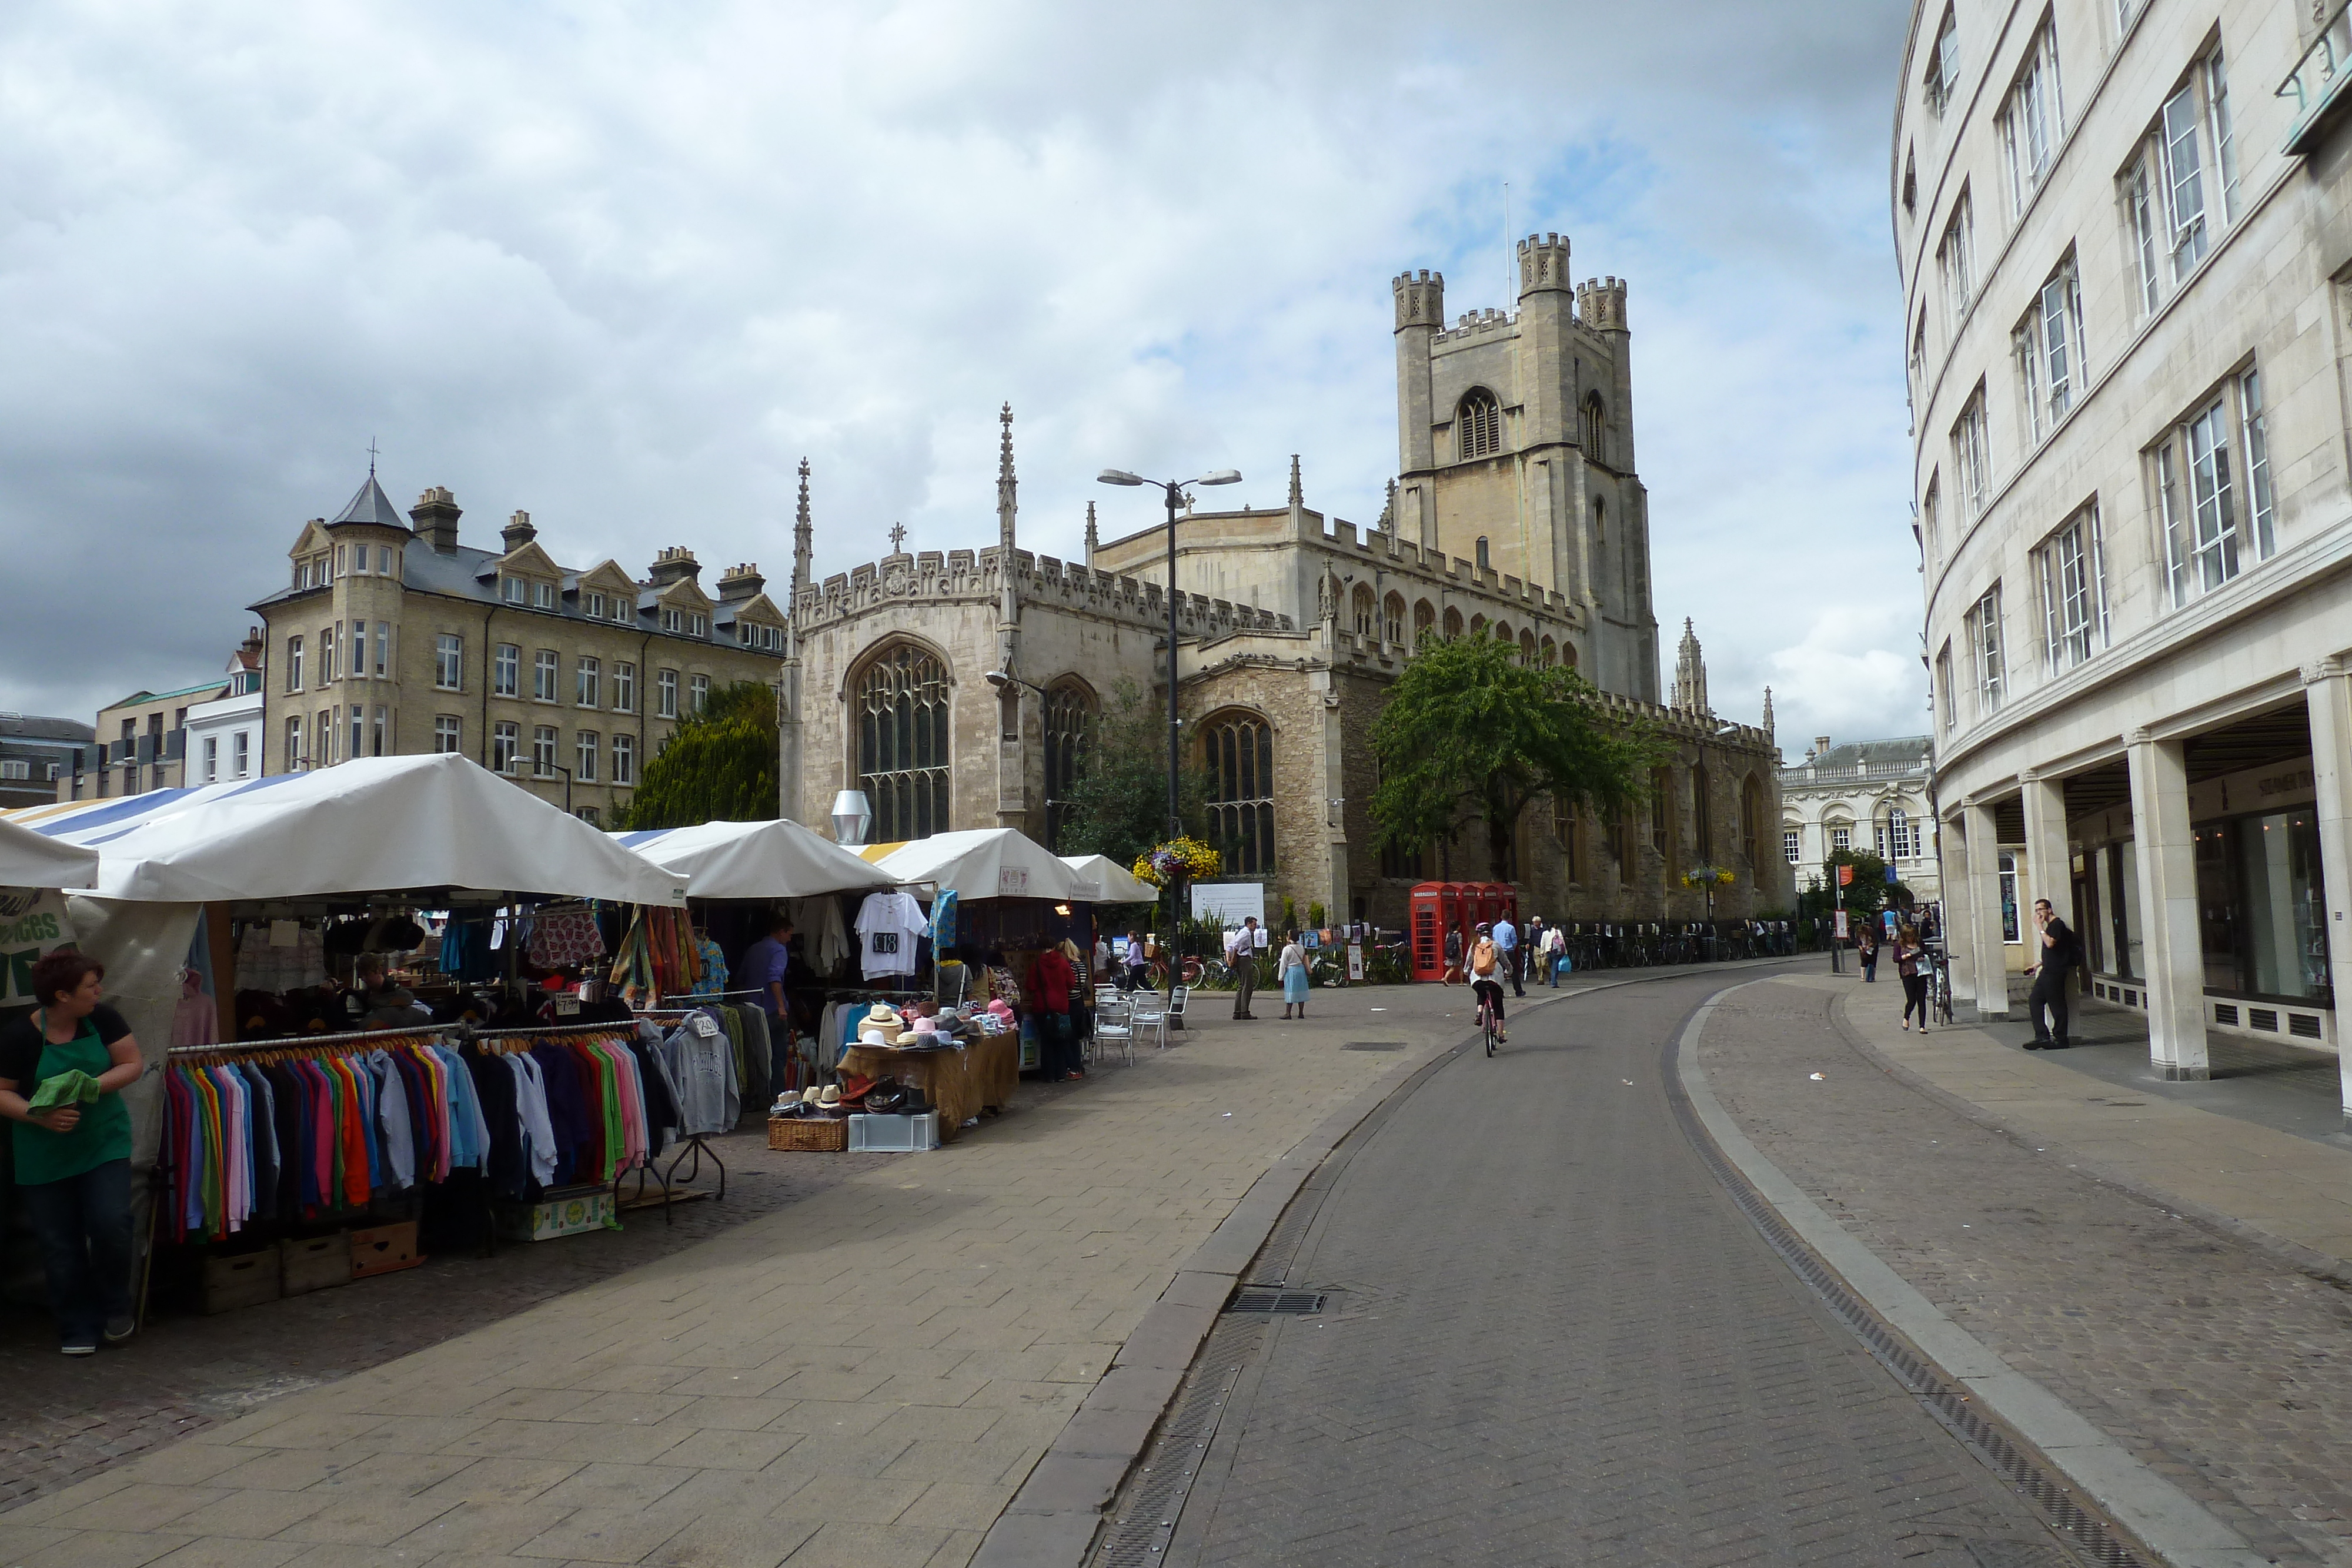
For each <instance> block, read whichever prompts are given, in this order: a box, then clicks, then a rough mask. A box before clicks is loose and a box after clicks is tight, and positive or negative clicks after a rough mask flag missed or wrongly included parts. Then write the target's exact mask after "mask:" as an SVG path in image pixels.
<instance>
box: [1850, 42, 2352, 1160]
mask: <svg viewBox="0 0 2352 1568" xmlns="http://www.w3.org/2000/svg"><path fill="white" fill-rule="evenodd" d="M2347 54H2352V22H2347V16H2346V13H2345V11H2344V8H2343V7H2342V6H2341V5H2321V6H2305V5H2262V4H2255V3H2253V0H2141V3H2138V4H2134V5H2121V6H2119V5H2114V4H2110V3H2108V0H2057V4H2056V5H2054V6H2053V7H2050V8H2045V9H2044V10H2042V11H2041V12H2038V13H2032V14H2022V13H2019V12H2017V11H2015V10H2013V9H2011V8H2010V7H2007V6H2004V5H1993V4H1990V3H1989V0H1950V3H1946V0H1936V3H1935V4H1932V5H1931V4H1927V3H1926V0H1920V3H1919V4H1916V5H1915V6H1914V8H1913V11H1912V16H1911V35H1910V40H1909V43H1908V46H1907V47H1906V52H1905V65H1904V68H1903V74H1902V76H1901V77H1900V78H1897V79H1896V80H1895V81H1894V82H1892V83H1890V84H1889V85H1890V86H1892V87H1894V88H1895V89H1896V91H1897V94H1898V97H1897V102H1896V113H1895V126H1894V140H1893V144H1892V146H1891V148H1890V157H1889V165H1888V177H1889V196H1890V203H1891V208H1892V216H1893V219H1894V224H1893V227H1894V234H1895V241H1896V253H1897V262H1898V267H1899V269H1900V276H1901V279H1902V284H1903V295H1904V308H1905V319H1904V329H1905V340H1906V343H1907V344H1908V345H1909V349H1910V376H1911V380H1910V385H1911V396H1912V406H1913V409H1914V412H1915V416H1916V417H1915V420H1914V425H1915V429H1916V436H1915V441H1916V450H1915V456H1914V469H1915V478H1914V483H1915V486H1916V490H1915V495H1916V497H1917V501H1918V516H1919V523H1918V531H1919V535H1920V545H1921V549H1922V553H1923V557H1924V559H1923V562H1922V565H1923V569H1924V581H1925V585H1926V593H1927V599H1926V606H1925V608H1926V616H1927V649H1928V651H1929V656H1930V659H1931V662H1932V666H1933V672H1934V680H1935V697H1934V700H1935V705H1936V719H1935V728H1936V750H1937V804H1938V809H1939V810H1941V811H1942V813H1943V816H1944V821H1943V824H1942V825H1943V834H1942V842H1943V852H1944V872H1945V891H1946V896H1947V902H1948V905H1949V906H1950V909H1951V920H1950V922H1949V926H1950V931H1951V935H1952V937H1953V950H1954V965H1953V977H1954V989H1955V992H1956V994H1957V995H1958V997H1959V998H1961V999H1962V1000H1971V999H1972V1000H1973V1002H1974V1004H1975V1006H1976V1008H1977V1009H1978V1010H1979V1012H1981V1013H1984V1014H1987V1015H1991V1016H2004V1015H2006V1014H2008V1013H2009V1012H2010V1010H2011V1001H2010V997H2009V988H2008V984H2007V976H2006V971H2007V970H2008V969H2009V967H2011V966H2010V962H2009V960H2008V958H2007V956H2006V955H2007V953H2008V950H2009V948H2010V944H2009V942H2008V941H2007V939H2006V938H2007V925H2008V922H2009V916H2008V914H2007V908H2008V905H2009V904H2011V902H2012V899H2013V901H2014V902H2016V903H2019V904H2022V905H2023V906H2024V907H2025V909H2026V910H2027V911H2028V912H2029V914H2028V915H2027V919H2028V920H2030V918H2031V915H2030V911H2031V908H2032V901H2033V900H2035V899H2037V898H2047V899H2049V900H2050V901H2051V902H2052V904H2053V905H2054V906H2055V907H2056V909H2057V911H2058V912H2059V913H2060V914H2061V915H2064V916H2065V917H2066V918H2067V919H2068V921H2069V922H2070V923H2071V924H2072V925H2074V928H2075V929H2076V930H2077V931H2079V932H2080V933H2081V934H2082V935H2083V936H2084V941H2085V945H2086V946H2087V948H2088V955H2087V956H2088V959H2089V969H2090V977H2089V979H2088V983H2087V986H2086V990H2087V991H2088V992H2089V994H2090V995H2091V996H2092V997H2093V998H2095V1000H2097V1001H2101V1002H2105V1003H2107V1004H2110V1005H2115V1006H2119V1007H2122V1008H2126V1009H2132V1010H2134V1011H2136V1012H2139V1013H2141V1014H2143V1015H2144V1016H2145V1018H2146V1019H2147V1027H2148V1039H2149V1051H2150V1055H2151V1065H2152V1068H2153V1069H2154V1071H2157V1072H2158V1073H2160V1074H2161V1075H2162V1076H2164V1077H2167V1078H2172V1079H2183V1080H2195V1079H2202V1078H2205V1077H2206V1076H2208V1074H2209V1072H2210V1071H2211V1064H2210V1055H2209V1046H2208V1041H2209V1037H2210V1036H2212V1035H2216V1034H2219V1035H2222V1036H2235V1037H2238V1039H2239V1040H2242V1041H2259V1042H2262V1043H2263V1044H2264V1045H2274V1046H2279V1047H2299V1048H2303V1049H2309V1050H2317V1051H2336V1052H2337V1055H2338V1059H2339V1065H2341V1066H2343V1067H2344V1068H2345V1070H2346V1071H2345V1072H2344V1074H2343V1091H2344V1096H2343V1097H2344V1103H2345V1104H2346V1106H2347V1114H2352V1054H2347V1053H2344V1052H2342V1051H2340V1049H2339V1047H2340V1042H2341V1040H2342V1036H2341V1034H2340V1032H2339V1027H2338V1007H2339V1002H2338V998H2340V997H2341V996H2342V995H2343V993H2344V990H2345V988H2347V986H2352V938H2347V936H2346V932H2347V915H2346V910H2347V904H2352V825H2348V824H2352V467H2347V437H2352V412H2348V411H2347V409H2348V408H2352V405H2347V393H2346V388H2347V367H2352V359H2347V323H2352V156H2348V155H2352V119H2347V109H2352V95H2347V93H2346V92H2344V91H2343V90H2342V89H2343V87H2344V84H2345V80H2346V78H2345V74H2344V72H2343V70H2342V65H2341V62H2342V61H2343V60H2344V59H2345V58H2346V57H2347ZM2062 82H2063V91H2062V90H2061V86H2062ZM2020 884H2021V885H2020ZM2011 887H2014V888H2015V891H2014V894H2011ZM2028 929H2029V937H2028V939H2029V940H2030V939H2031V937H2030V926H2029V928H2028Z"/></svg>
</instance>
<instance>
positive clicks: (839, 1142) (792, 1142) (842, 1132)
mask: <svg viewBox="0 0 2352 1568" xmlns="http://www.w3.org/2000/svg"><path fill="white" fill-rule="evenodd" d="M768 1147H770V1148H772V1149H800V1150H803V1151H804V1152H806V1153H809V1154H817V1155H837V1154H840V1153H842V1152H844V1151H845V1150H846V1149H847V1148H848V1147H849V1124H848V1123H847V1122H845V1121H839V1120H835V1119H833V1118H830V1117H822V1118H820V1117H801V1116H773V1117H771V1118H769V1121H768Z"/></svg>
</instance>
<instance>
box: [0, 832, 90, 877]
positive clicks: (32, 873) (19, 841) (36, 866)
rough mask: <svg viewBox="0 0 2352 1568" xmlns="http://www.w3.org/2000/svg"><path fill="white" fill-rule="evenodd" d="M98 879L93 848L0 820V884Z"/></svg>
mask: <svg viewBox="0 0 2352 1568" xmlns="http://www.w3.org/2000/svg"><path fill="white" fill-rule="evenodd" d="M97 881H98V853H97V852H96V851H94V850H86V849H83V848H82V847H80V846H79V844H65V843H59V842H58V841H57V840H55V839H49V838H44V837H42V836H41V835H40V834H38V833H37V832H35V831H32V830H31V829H30V828H24V827H19V826H17V825H16V823H15V822H0V887H89V886H90V885H92V884H93V883H96V882H97Z"/></svg>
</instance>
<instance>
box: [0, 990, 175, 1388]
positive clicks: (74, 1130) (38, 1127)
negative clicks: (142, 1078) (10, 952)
mask: <svg viewBox="0 0 2352 1568" xmlns="http://www.w3.org/2000/svg"><path fill="white" fill-rule="evenodd" d="M105 977H106V969H105V967H104V966H103V965H101V964H100V963H99V962H98V960H96V959H95V958H92V957H90V956H89V955H87V954H83V953H75V952H70V951H65V950H60V951H58V952H55V953H51V954H50V955H48V956H47V957H45V958H43V959H41V960H40V961H39V962H38V963H37V964H35V965H34V966H33V996H34V998H36V1000H37V1002H38V1003H39V1005H38V1006H37V1007H36V1008H35V1009H34V1010H33V1011H32V1013H31V1014H29V1015H28V1016H26V1017H25V1018H21V1019H17V1020H16V1022H14V1023H12V1024H10V1025H8V1026H7V1027H6V1028H5V1030H0V1116H5V1117H7V1118H8V1119H9V1120H10V1121H12V1122H15V1123H16V1126H15V1127H13V1128H12V1129H10V1141H11V1142H12V1143H13V1144H14V1145H15V1149H16V1185H17V1186H18V1187H19V1188H21V1189H22V1190H23V1192H24V1195H25V1207H26V1210H27V1211H28V1212H29V1214H30V1215H31V1218H32V1221H33V1229H34V1232H35V1233H36V1234H37V1236H38V1237H39V1238H40V1241H41V1262H42V1268H43V1271H44V1274H45V1276H46V1278H47V1283H48V1295H49V1310H50V1311H51V1312H53V1313H54V1314H55V1315H56V1317H57V1322H58V1340H59V1343H60V1345H61V1347H62V1348H63V1349H64V1351H65V1353H66V1354H68V1355H89V1354H94V1353H95V1352H96V1351H97V1349H98V1346H99V1342H100V1338H101V1337H102V1338H103V1339H104V1340H105V1342H106V1343H109V1344H117V1343H121V1342H122V1341H123V1340H126V1339H129V1338H130V1337H131V1331H132V1329H133V1328H134V1327H136V1326H137V1325H136V1322H135V1320H134V1319H133V1318H132V1317H131V1113H130V1111H129V1110H128V1109H127V1108H126V1107H125V1106H124V1105H123V1103H122V1091H123V1090H124V1089H127V1088H129V1087H130V1086H131V1084H133V1083H136V1082H139V1074H140V1073H141V1072H142V1071H143V1065H142V1062H141V1061H140V1056H139V1041H138V1040H136V1039H135V1038H134V1037H133V1036H132V1035H131V1028H130V1026H129V1025H128V1024H126V1023H124V1022H123V1021H122V1015H121V1013H118V1012H116V1011H115V1010H114V1009H112V1008H109V1007H101V1006H100V1005H99V1000H98V998H99V990H100V981H101V980H103V979H104V978H105Z"/></svg>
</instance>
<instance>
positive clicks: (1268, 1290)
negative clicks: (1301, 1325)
mask: <svg viewBox="0 0 2352 1568" xmlns="http://www.w3.org/2000/svg"><path fill="white" fill-rule="evenodd" d="M1324 1300H1325V1298H1324V1294H1323V1292H1322V1291H1285V1290H1280V1289H1277V1288H1276V1287H1275V1286H1272V1285H1244V1286H1242V1287H1241V1288H1240V1289H1238V1290H1236V1291H1234V1299H1233V1300H1232V1301H1227V1302H1226V1303H1225V1311H1227V1312H1244V1313H1249V1314H1251V1315H1253V1316H1256V1317H1280V1318H1311V1317H1313V1316H1314V1315H1315V1314H1316V1313H1318V1312H1321V1311H1322V1310H1323V1302H1324Z"/></svg>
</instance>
